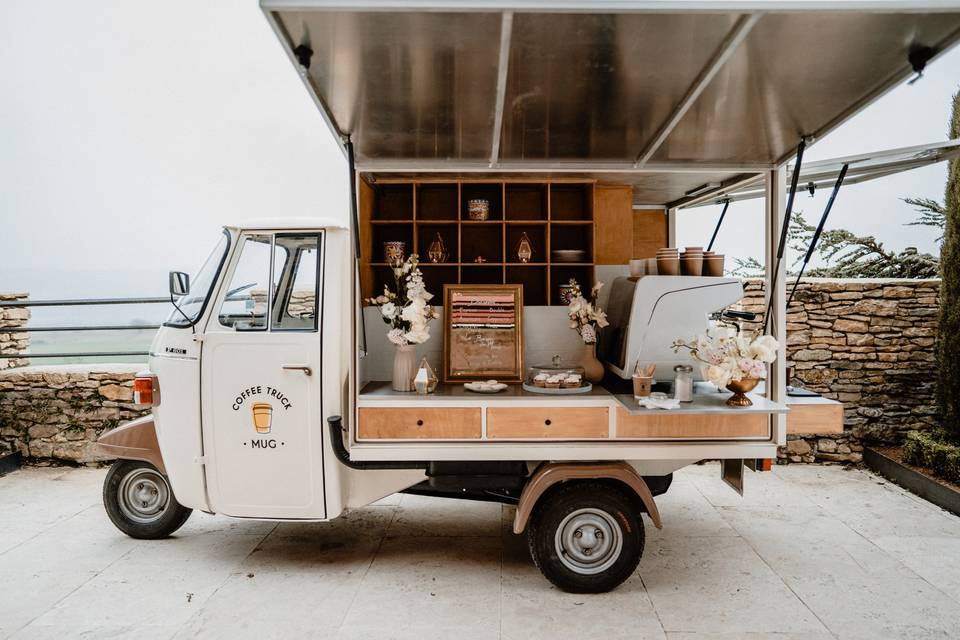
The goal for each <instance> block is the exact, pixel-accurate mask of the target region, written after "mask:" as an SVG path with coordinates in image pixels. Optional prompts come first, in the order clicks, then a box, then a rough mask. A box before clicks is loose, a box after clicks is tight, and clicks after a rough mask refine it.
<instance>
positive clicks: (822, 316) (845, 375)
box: [743, 278, 940, 462]
mask: <svg viewBox="0 0 960 640" xmlns="http://www.w3.org/2000/svg"><path fill="white" fill-rule="evenodd" d="M939 287H940V281H939V280H866V279H864V280H824V279H817V278H811V279H808V280H804V281H802V282H801V283H800V287H799V288H798V289H797V292H796V295H795V296H794V299H793V303H792V304H791V305H790V309H789V310H788V314H787V363H788V365H792V366H793V370H794V371H793V380H794V381H795V382H796V383H798V384H800V385H802V386H804V387H806V388H808V389H812V390H814V391H817V392H819V393H822V394H823V395H824V396H826V397H828V398H832V399H835V400H839V401H840V402H842V403H843V404H844V427H845V432H844V434H843V435H839V434H838V435H836V436H820V437H815V436H791V437H790V440H791V441H790V442H788V446H787V447H786V449H785V450H783V451H781V458H782V459H783V460H784V461H786V460H790V461H794V462H800V461H803V462H813V461H859V459H860V451H862V446H861V444H860V442H861V441H862V440H866V441H871V442H899V441H900V439H901V438H902V437H903V434H904V432H906V431H909V430H911V429H920V430H923V429H928V428H929V427H930V426H931V425H932V424H933V423H934V420H935V407H934V397H933V380H934V374H935V366H936V365H935V362H934V351H933V345H934V341H935V339H936V328H937V305H938V292H939ZM788 290H789V288H788ZM746 291H747V295H746V297H745V299H744V305H743V306H744V308H746V309H749V310H751V311H758V312H762V311H763V310H764V306H763V283H762V281H757V280H751V281H749V282H748V283H747V285H746Z"/></svg>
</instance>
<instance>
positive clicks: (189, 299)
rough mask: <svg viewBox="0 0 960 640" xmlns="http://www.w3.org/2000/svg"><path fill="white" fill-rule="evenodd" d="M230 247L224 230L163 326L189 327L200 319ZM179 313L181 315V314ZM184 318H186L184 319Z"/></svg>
mask: <svg viewBox="0 0 960 640" xmlns="http://www.w3.org/2000/svg"><path fill="white" fill-rule="evenodd" d="M229 246H230V234H229V233H228V232H227V230H226V229H224V230H223V235H222V236H220V240H219V241H218V242H217V246H215V247H214V248H213V251H211V252H210V255H209V256H207V259H206V260H205V261H204V263H203V266H201V267H200V270H199V271H197V274H196V275H195V276H192V277H191V278H190V292H189V293H187V294H186V295H184V296H180V298H179V299H178V300H177V306H178V307H180V310H179V311H178V310H177V309H176V308H174V309H172V310H171V311H170V315H169V316H167V321H166V322H164V324H165V325H166V326H168V327H189V326H192V325H193V324H194V323H196V321H197V320H198V319H199V318H200V315H201V314H202V313H203V310H204V308H205V307H206V306H207V299H208V298H209V297H210V289H211V288H212V287H213V283H214V282H216V281H217V275H218V274H219V273H220V268H221V267H222V266H223V260H224V258H226V255H227V248H228V247H229ZM181 311H182V312H183V313H181ZM184 316H186V317H184Z"/></svg>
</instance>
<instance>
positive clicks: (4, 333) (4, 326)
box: [0, 293, 30, 370]
mask: <svg viewBox="0 0 960 640" xmlns="http://www.w3.org/2000/svg"><path fill="white" fill-rule="evenodd" d="M27 297H28V295H27V294H26V293H0V301H3V302H10V301H13V300H26V299H27ZM28 320H30V309H28V308H27V307H0V353H2V354H5V355H9V354H17V353H25V352H26V351H27V349H28V348H29V347H30V334H29V333H26V332H13V331H9V329H12V328H20V327H25V326H27V321H28ZM28 364H30V360H29V359H27V358H0V370H3V369H9V368H12V367H22V366H26V365H28Z"/></svg>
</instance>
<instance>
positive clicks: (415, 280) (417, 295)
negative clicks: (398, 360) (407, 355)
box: [366, 254, 440, 347]
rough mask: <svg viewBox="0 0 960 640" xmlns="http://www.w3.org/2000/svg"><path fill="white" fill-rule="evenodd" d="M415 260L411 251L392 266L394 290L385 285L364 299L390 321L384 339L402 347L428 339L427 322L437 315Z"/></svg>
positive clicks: (414, 255)
mask: <svg viewBox="0 0 960 640" xmlns="http://www.w3.org/2000/svg"><path fill="white" fill-rule="evenodd" d="M418 264H419V261H418V259H417V254H412V255H411V256H410V257H409V258H407V259H406V261H405V262H403V263H401V264H398V265H396V266H394V267H393V277H394V281H395V283H396V290H397V292H396V293H394V292H393V291H391V290H390V287H388V286H386V285H384V287H383V294H382V295H379V296H377V297H376V298H368V299H367V300H366V302H367V304H372V305H374V306H376V307H379V308H380V314H381V315H382V316H383V321H384V322H385V323H387V324H388V325H390V327H391V329H390V331H388V332H387V340H389V341H390V342H392V343H393V344H395V345H397V346H401V347H402V346H405V345H409V344H422V343H424V342H426V341H427V340H429V339H430V327H429V326H427V325H428V324H429V323H430V321H431V320H433V319H434V318H439V317H440V314H439V312H438V311H437V310H436V309H435V308H434V307H433V306H431V305H429V304H427V303H428V302H430V300H431V299H432V298H433V294H431V293H428V292H427V290H426V288H425V286H424V284H423V274H422V273H421V272H420V269H419V268H418V267H417V265H418Z"/></svg>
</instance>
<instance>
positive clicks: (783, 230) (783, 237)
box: [762, 136, 807, 334]
mask: <svg viewBox="0 0 960 640" xmlns="http://www.w3.org/2000/svg"><path fill="white" fill-rule="evenodd" d="M806 147H807V138H806V136H803V137H801V138H800V144H798V145H797V163H796V164H795V165H794V166H793V176H792V177H791V178H790V193H789V194H788V195H787V210H786V213H785V214H784V216H783V226H781V227H780V242H779V244H778V245H777V260H776V262H774V263H773V279H771V280H770V283H771V284H772V283H774V282H776V281H777V277H778V276H779V275H780V264H781V263H782V262H783V253H784V251H785V250H786V247H787V234H788V233H789V232H790V219H791V217H792V215H793V198H794V196H796V195H797V181H798V180H799V179H800V167H801V166H802V165H803V150H804V149H805V148H806ZM767 296H768V301H767V311H766V313H764V314H763V331H762V333H763V334H766V333H767V327H768V326H769V324H770V311H771V309H773V292H772V291H768V292H767Z"/></svg>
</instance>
